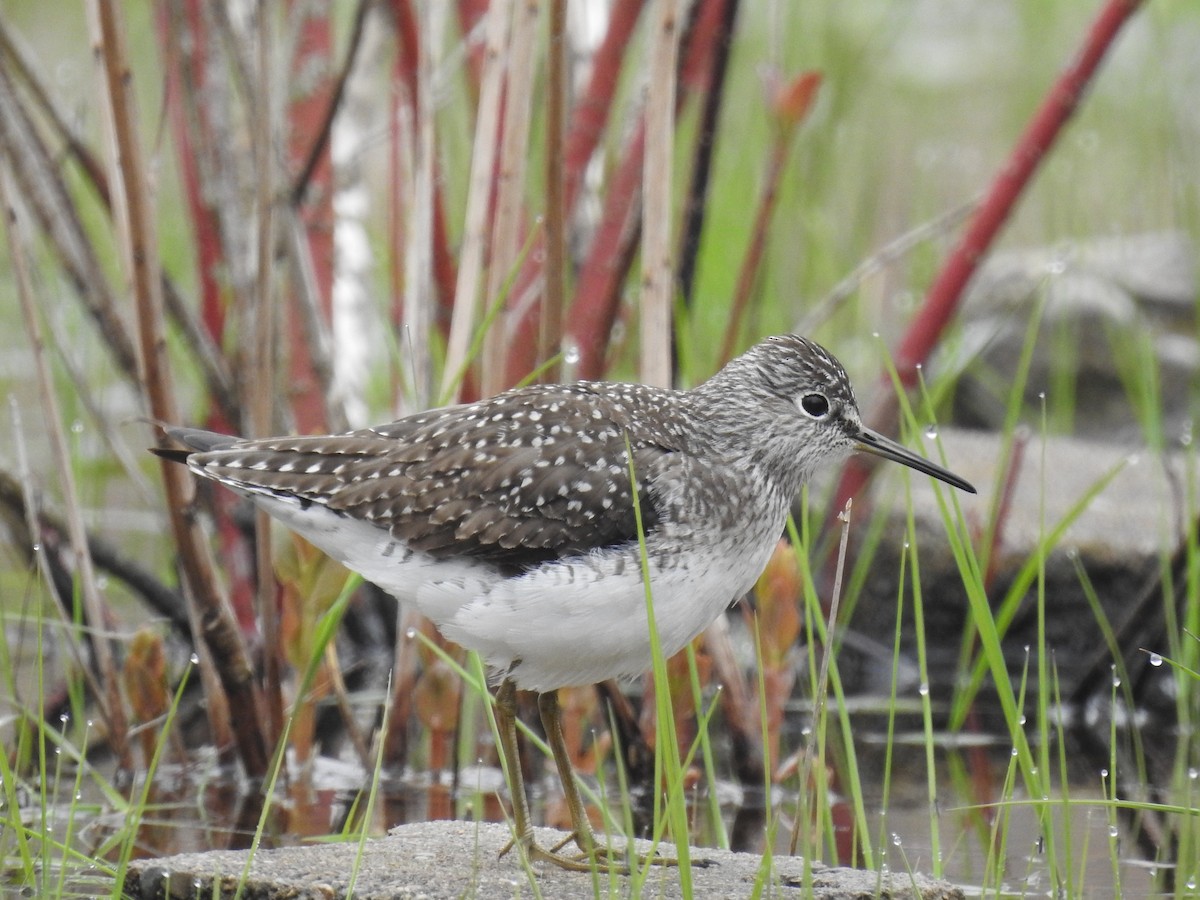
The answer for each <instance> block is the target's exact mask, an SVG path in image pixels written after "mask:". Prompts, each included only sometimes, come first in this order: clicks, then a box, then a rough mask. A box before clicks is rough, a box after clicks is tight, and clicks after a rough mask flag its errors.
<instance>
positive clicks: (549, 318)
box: [537, 0, 567, 382]
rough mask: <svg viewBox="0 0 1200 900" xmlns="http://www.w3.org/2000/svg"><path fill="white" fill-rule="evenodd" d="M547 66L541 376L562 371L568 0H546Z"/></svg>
mask: <svg viewBox="0 0 1200 900" xmlns="http://www.w3.org/2000/svg"><path fill="white" fill-rule="evenodd" d="M547 42H548V44H549V46H548V48H547V56H548V65H547V68H546V168H545V182H546V212H545V219H546V235H545V241H546V268H545V275H544V277H543V280H542V284H543V293H542V305H541V307H542V308H541V313H542V315H541V328H540V330H539V332H538V354H537V355H538V362H539V363H545V364H546V368H545V370H543V372H542V375H541V378H540V379H539V380H540V381H543V382H555V381H558V380H559V379H560V378H561V377H562V364H561V362H560V361H559V359H558V355H559V347H560V346H561V345H562V316H563V309H564V307H565V305H566V299H567V297H566V294H567V284H566V278H567V222H566V203H565V193H566V192H565V187H566V186H565V184H564V183H563V178H564V171H565V167H564V165H563V117H564V114H565V109H566V103H567V72H566V69H567V0H550V32H549V35H548V37H547Z"/></svg>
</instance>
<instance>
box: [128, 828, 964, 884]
mask: <svg viewBox="0 0 1200 900" xmlns="http://www.w3.org/2000/svg"><path fill="white" fill-rule="evenodd" d="M509 837H510V831H509V828H508V826H507V825H503V824H497V823H489V822H484V823H475V822H423V823H419V824H414V825H404V826H401V827H400V828H396V829H394V830H393V831H392V832H391V834H390V835H389V836H388V837H385V838H376V839H372V840H369V841H367V842H366V843H365V844H363V846H362V854H361V856H360V855H359V845H358V844H356V843H344V844H313V845H310V846H306V847H286V848H282V849H278V850H259V851H258V852H257V853H255V854H254V859H253V862H251V863H250V865H249V866H248V867H247V861H248V860H249V858H250V854H249V852H248V851H240V850H214V851H211V852H208V853H190V854H185V855H180V856H172V857H167V858H165V859H155V860H140V861H137V862H134V863H131V864H130V867H129V873H128V876H127V878H126V881H125V885H124V892H125V896H129V897H134V898H144V900H150V898H170V900H175V898H179V900H182V898H190V897H196V898H212V897H232V896H233V894H234V893H235V892H236V891H237V888H238V884H239V882H240V881H241V882H244V885H243V888H242V891H241V896H242V897H243V898H246V900H284V898H286V900H333V898H339V897H345V896H347V894H348V893H349V891H350V889H351V886H353V893H354V896H355V897H356V898H361V900H410V898H411V900H418V898H422V900H426V898H427V900H438V898H446V900H451V898H454V900H457V898H460V897H478V898H504V900H510V898H515V897H534V896H545V897H553V898H555V900H572V898H589V900H590V898H593V897H597V896H612V897H628V896H634V895H635V893H634V892H635V890H636V887H635V886H634V885H633V884H632V880H631V879H630V878H629V876H625V875H614V876H609V875H608V874H607V873H606V872H603V870H602V872H601V874H600V875H599V876H598V877H597V876H593V875H589V874H587V873H580V872H567V871H564V870H562V869H558V868H557V867H554V866H546V865H538V866H536V867H535V868H534V870H533V872H532V873H530V872H527V871H525V870H524V869H523V868H522V867H521V864H520V862H519V861H518V860H517V858H516V857H515V856H514V855H513V854H512V853H509V854H507V855H506V856H504V857H502V858H501V857H500V856H499V852H500V849H501V848H502V847H503V846H504V845H505V844H506V843H507V842H508V839H509ZM564 838H566V834H565V833H564V832H560V831H554V830H552V829H548V828H539V829H537V839H538V840H539V841H540V842H542V844H543V846H552V845H554V844H556V843H558V842H559V841H561V840H563V839H564ZM639 846H644V847H646V848H648V847H649V845H648V844H645V843H644V842H639ZM660 849H661V850H662V851H663V852H665V853H673V852H674V851H673V848H671V847H670V846H666V845H664V846H663V847H661V848H660ZM692 853H693V859H696V858H702V859H706V860H708V861H709V862H710V863H713V865H709V866H706V867H703V868H701V867H694V868H693V869H692V871H691V874H692V882H693V891H692V895H693V896H695V897H705V898H724V897H728V898H741V897H749V896H750V895H751V894H752V893H753V892H754V886H755V881H756V879H757V878H758V877H759V873H760V870H761V869H762V867H763V859H762V857H760V856H755V855H752V854H748V853H730V852H728V851H724V850H710V849H693V851H692ZM243 873H244V874H243ZM773 873H774V874H773V877H772V879H771V883H772V884H773V885H774V886H775V887H774V888H773V889H772V890H769V891H768V892H767V895H769V896H784V897H792V896H795V897H800V896H801V893H800V892H801V891H802V890H803V887H804V884H805V882H804V862H803V861H802V860H801V859H799V858H797V857H782V856H781V857H775V858H774V860H773ZM637 895H643V896H653V897H663V898H670V897H682V896H684V895H683V893H682V891H681V889H680V886H679V871H678V870H677V869H671V868H655V869H652V870H651V872H650V874H649V876H648V877H647V878H646V882H645V884H644V885H642V886H641V890H640V891H638V892H637ZM805 896H808V897H815V898H821V900H854V898H860V897H861V898H864V900H865V898H868V897H883V898H887V897H905V898H910V897H920V898H924V900H938V898H961V897H963V892H962V891H961V890H960V889H959V888H957V887H955V886H954V885H951V884H949V883H947V882H944V881H937V880H934V879H931V878H926V877H924V876H921V875H916V876H910V875H908V874H907V873H903V874H891V875H883V876H881V875H880V874H879V873H877V872H869V871H862V870H856V869H844V868H831V867H827V866H822V865H820V864H819V863H816V864H814V865H813V871H812V892H811V893H809V894H807V895H805Z"/></svg>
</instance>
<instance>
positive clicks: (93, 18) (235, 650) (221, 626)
mask: <svg viewBox="0 0 1200 900" xmlns="http://www.w3.org/2000/svg"><path fill="white" fill-rule="evenodd" d="M88 12H89V23H90V26H91V34H92V40H93V43H94V45H95V46H96V48H97V49H96V52H97V57H98V60H99V62H100V66H101V74H102V76H103V80H104V81H103V85H102V90H101V97H102V100H103V101H104V103H105V105H106V109H105V113H106V115H107V116H108V119H109V122H110V125H111V127H112V134H113V137H114V140H115V143H116V148H117V160H118V164H119V165H120V167H121V173H120V174H121V178H120V181H119V184H120V185H121V188H122V190H121V191H120V192H118V196H116V197H115V201H114V202H115V206H116V208H118V209H119V210H123V214H122V215H118V217H117V220H118V221H119V222H121V223H122V224H123V228H122V229H121V237H122V238H123V244H124V246H123V249H124V251H125V263H126V265H127V266H128V269H129V273H130V278H131V282H132V285H133V294H134V299H135V301H136V305H137V324H138V338H139V341H140V344H141V349H142V366H143V372H142V374H143V378H144V381H145V384H146V394H147V397H148V399H149V401H150V411H151V415H153V416H154V417H155V418H156V419H158V420H159V421H163V422H174V421H178V415H177V412H178V411H177V409H176V407H175V402H174V394H173V392H172V389H171V384H170V372H169V368H168V366H167V359H166V346H167V344H166V339H165V337H164V334H163V322H162V302H161V297H160V295H159V291H160V289H161V286H162V283H161V279H160V278H159V277H158V271H157V265H158V256H157V246H156V235H155V230H154V221H153V218H152V217H151V212H150V210H151V204H150V198H149V195H148V194H149V191H148V186H147V185H146V182H145V177H146V167H145V165H144V163H143V161H142V148H141V144H140V142H139V140H138V134H137V128H136V124H135V123H136V121H137V116H136V113H135V111H134V102H133V78H132V73H131V72H130V70H129V64H128V53H127V51H126V46H125V29H124V21H123V18H122V15H123V11H122V8H121V6H120V5H119V4H113V3H105V2H103V0H90V2H89V3H88ZM161 468H162V476H163V485H164V490H165V492H166V502H167V509H168V511H169V514H170V518H171V527H172V530H173V532H174V534H175V540H176V545H177V547H178V548H179V554H180V562H181V564H182V567H183V570H184V572H185V574H186V576H187V578H188V580H189V582H190V587H191V591H190V592H189V598H190V599H191V601H192V603H194V604H195V605H196V610H195V613H194V616H195V621H196V623H197V624H199V625H200V626H201V629H199V630H201V631H202V633H203V635H204V639H205V641H207V643H208V646H209V648H210V649H211V650H212V653H213V657H214V659H215V661H216V668H217V671H218V673H219V674H220V676H221V683H222V686H223V687H224V689H225V691H226V693H227V694H228V699H229V702H230V705H231V707H232V709H233V710H235V711H236V716H235V719H234V721H236V722H237V726H238V727H237V728H236V729H235V731H234V733H235V735H236V736H237V738H238V743H239V752H240V756H241V759H242V764H243V766H244V767H245V769H246V772H247V774H249V775H250V776H251V777H257V776H259V775H261V774H262V773H264V772H265V771H266V764H267V758H266V751H265V747H264V745H263V742H262V733H261V731H260V730H259V723H260V718H259V716H258V714H257V706H258V703H257V699H256V697H255V692H254V683H253V676H252V673H251V669H250V664H249V660H248V658H247V656H246V652H245V648H244V647H243V646H242V643H241V636H240V634H239V633H238V631H237V626H236V625H235V624H234V622H233V619H232V617H231V616H230V615H229V613H228V609H227V606H226V605H225V604H224V603H223V602H222V600H221V597H220V594H219V592H218V589H217V584H216V579H215V576H214V573H213V566H212V559H211V557H210V556H209V553H208V547H207V544H206V543H205V541H204V539H203V537H202V535H201V534H200V532H199V529H198V528H197V527H196V526H195V523H194V522H193V521H191V519H190V514H189V510H191V509H192V505H193V503H194V498H195V487H194V484H193V482H192V479H191V476H190V474H189V473H188V471H187V469H185V468H184V467H183V466H179V465H176V464H175V463H172V462H170V461H168V460H165V459H164V460H162V462H161ZM209 706H210V709H211V708H212V704H211V703H210V704H209Z"/></svg>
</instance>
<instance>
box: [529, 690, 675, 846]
mask: <svg viewBox="0 0 1200 900" xmlns="http://www.w3.org/2000/svg"><path fill="white" fill-rule="evenodd" d="M538 713H539V714H540V715H541V717H542V728H543V729H544V730H545V732H546V742H547V743H549V744H550V751H551V752H552V753H553V754H554V763H555V765H556V766H557V767H558V778H559V780H560V781H561V782H562V787H563V794H564V796H565V797H566V800H567V809H569V810H570V812H571V827H572V828H573V829H574V832H575V833H574V835H573V837H574V838H575V843H576V844H577V845H578V846H579V849H580V850H582V851H583V854H584V856H585V857H592V858H595V857H600V858H604V859H607V860H609V861H614V860H613V854H612V853H610V852H609V851H608V850H607V849H605V848H603V847H601V846H599V844H598V842H597V840H596V836H595V835H594V834H593V832H592V823H591V822H590V821H589V820H588V817H587V812H586V811H585V810H584V806H583V798H582V797H581V796H580V795H579V786H578V785H577V784H576V783H575V769H574V767H573V766H572V765H571V756H570V754H569V753H568V752H567V742H566V740H564V738H563V730H562V708H561V707H560V706H559V705H558V692H557V691H547V692H546V693H544V694H538ZM563 843H566V842H565V841H564V842H563ZM561 847H562V844H560V845H559V846H558V847H555V848H554V849H555V850H558V849H560V848H561ZM630 847H632V841H631V842H630ZM626 852H627V853H628V851H626ZM554 855H555V856H557V855H558V854H557V853H555V854H554ZM630 855H632V854H630ZM636 858H637V859H638V861H639V862H640V863H641V864H642V865H645V864H647V863H650V864H652V865H656V866H674V865H678V864H679V862H678V860H675V859H670V858H667V857H664V856H640V857H636ZM621 862H623V864H624V865H625V866H626V867H627V866H628V862H625V861H621Z"/></svg>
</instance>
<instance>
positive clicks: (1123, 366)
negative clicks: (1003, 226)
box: [937, 232, 1200, 443]
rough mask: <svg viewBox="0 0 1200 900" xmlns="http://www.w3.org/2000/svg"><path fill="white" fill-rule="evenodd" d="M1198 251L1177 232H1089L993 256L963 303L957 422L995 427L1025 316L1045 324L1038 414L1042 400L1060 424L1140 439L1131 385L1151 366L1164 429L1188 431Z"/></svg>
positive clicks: (1032, 387)
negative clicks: (1110, 235) (1111, 234)
mask: <svg viewBox="0 0 1200 900" xmlns="http://www.w3.org/2000/svg"><path fill="white" fill-rule="evenodd" d="M1196 290H1197V284H1196V249H1195V245H1194V242H1193V240H1192V239H1191V238H1190V237H1189V236H1188V235H1186V234H1183V233H1181V232H1163V233H1153V234H1142V235H1132V236H1122V237H1114V238H1096V239H1092V240H1084V241H1078V242H1071V243H1067V244H1062V245H1059V246H1057V247H1053V248H1047V249H1034V250H1020V251H1009V252H1004V253H997V254H995V255H994V256H992V257H991V258H990V259H989V260H988V261H987V262H986V263H985V264H984V265H983V266H982V268H981V269H980V270H979V272H978V273H977V274H976V276H975V278H974V279H973V280H972V282H971V285H970V289H969V291H968V293H967V296H966V298H965V300H964V303H963V310H962V320H963V332H962V339H961V341H960V342H959V344H958V346H957V347H956V348H955V349H954V351H953V355H954V358H953V359H950V358H947V357H945V356H943V357H942V358H941V359H939V360H938V362H937V365H938V367H941V368H946V369H958V368H963V369H964V372H963V375H962V377H961V378H960V379H959V382H958V386H957V389H956V393H955V401H954V419H953V421H954V422H955V423H956V424H959V425H964V426H968V427H974V428H980V427H982V428H990V429H998V428H999V427H1000V426H1001V425H1002V423H1003V421H1004V417H1005V413H1006V409H1007V404H1008V400H1009V397H1008V394H1009V391H1010V390H1011V385H1012V383H1013V379H1014V378H1015V377H1016V374H1017V372H1018V368H1019V364H1020V360H1021V358H1022V355H1023V354H1024V352H1025V343H1026V340H1027V338H1028V333H1029V325H1030V320H1031V317H1032V316H1035V315H1038V310H1039V306H1040V307H1041V312H1040V316H1041V318H1040V320H1039V322H1038V324H1037V330H1036V344H1035V346H1034V348H1033V355H1032V357H1031V362H1030V367H1029V376H1028V383H1027V385H1026V389H1025V401H1026V403H1027V405H1028V407H1029V408H1030V409H1031V410H1032V411H1033V412H1034V414H1036V415H1038V416H1040V407H1041V398H1040V396H1039V395H1042V394H1044V395H1045V396H1046V397H1047V398H1048V400H1047V403H1048V414H1049V417H1050V421H1051V425H1052V427H1053V428H1055V429H1056V430H1059V431H1065V432H1069V433H1073V434H1076V435H1081V436H1093V437H1097V438H1100V439H1103V440H1106V441H1113V440H1121V441H1123V442H1126V443H1133V442H1137V441H1139V440H1143V439H1144V437H1143V434H1142V431H1141V426H1142V416H1141V415H1140V414H1139V409H1138V406H1139V403H1141V405H1145V403H1147V402H1149V401H1146V400H1141V401H1139V402H1136V403H1135V402H1131V401H1130V399H1129V394H1130V391H1131V383H1133V382H1135V381H1136V380H1137V379H1139V378H1144V376H1145V363H1147V362H1156V363H1157V369H1158V371H1157V373H1156V375H1157V379H1158V382H1159V391H1160V393H1161V407H1162V419H1163V421H1164V424H1165V427H1166V429H1167V433H1168V434H1170V435H1176V434H1178V433H1180V432H1181V431H1182V430H1183V429H1184V428H1186V427H1190V425H1189V423H1190V416H1191V412H1190V408H1189V407H1190V386H1191V384H1192V383H1193V381H1194V379H1195V376H1196V374H1197V373H1198V372H1200V343H1197V341H1196V315H1195V298H1196Z"/></svg>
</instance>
